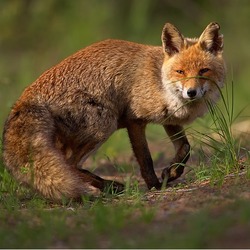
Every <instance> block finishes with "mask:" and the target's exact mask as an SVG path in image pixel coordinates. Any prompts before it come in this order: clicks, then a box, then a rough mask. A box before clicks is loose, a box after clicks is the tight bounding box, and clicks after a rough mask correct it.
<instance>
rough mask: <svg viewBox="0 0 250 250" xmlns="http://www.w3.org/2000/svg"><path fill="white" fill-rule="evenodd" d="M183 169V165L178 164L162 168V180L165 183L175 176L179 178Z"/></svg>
mask: <svg viewBox="0 0 250 250" xmlns="http://www.w3.org/2000/svg"><path fill="white" fill-rule="evenodd" d="M183 171H184V166H182V165H178V166H170V167H167V168H164V169H163V171H162V174H161V177H162V180H163V182H165V183H169V182H171V181H173V180H175V179H177V178H179V177H180V176H181V175H182V173H183Z"/></svg>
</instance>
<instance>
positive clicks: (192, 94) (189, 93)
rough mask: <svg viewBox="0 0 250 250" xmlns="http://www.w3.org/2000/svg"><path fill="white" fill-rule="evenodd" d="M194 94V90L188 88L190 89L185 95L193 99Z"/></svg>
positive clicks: (195, 92)
mask: <svg viewBox="0 0 250 250" xmlns="http://www.w3.org/2000/svg"><path fill="white" fill-rule="evenodd" d="M196 94H197V91H196V89H192V88H190V89H188V91H187V95H188V97H190V98H194V97H195V96H196Z"/></svg>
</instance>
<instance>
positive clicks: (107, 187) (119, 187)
mask: <svg viewBox="0 0 250 250" xmlns="http://www.w3.org/2000/svg"><path fill="white" fill-rule="evenodd" d="M124 189H125V187H124V185H123V184H121V183H119V182H117V181H110V180H105V183H104V190H103V192H104V193H109V194H120V193H122V192H123V191H124Z"/></svg>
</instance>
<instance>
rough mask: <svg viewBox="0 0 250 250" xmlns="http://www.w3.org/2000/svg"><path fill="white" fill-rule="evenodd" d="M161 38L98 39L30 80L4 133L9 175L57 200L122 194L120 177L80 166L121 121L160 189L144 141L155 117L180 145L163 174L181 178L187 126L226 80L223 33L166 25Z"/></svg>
mask: <svg viewBox="0 0 250 250" xmlns="http://www.w3.org/2000/svg"><path fill="white" fill-rule="evenodd" d="M161 40H162V46H148V45H142V44H138V43H132V42H128V41H121V40H105V41H102V42H99V43H95V44H93V45H90V46H88V47H86V48H84V49H82V50H80V51H79V52H77V53H75V54H73V55H71V56H70V57H68V58H66V59H65V60H63V61H62V62H61V63H59V64H58V65H56V66H54V67H52V68H51V69H49V70H47V71H46V72H45V73H43V74H42V75H41V76H40V77H39V78H38V79H37V80H36V81H35V82H34V83H32V84H31V85H30V86H28V87H27V88H26V89H25V90H24V92H23V94H22V95H21V97H20V98H19V99H18V100H17V102H16V103H15V104H14V106H13V108H12V110H11V112H10V115H9V117H8V119H7V121H6V123H5V127H4V132H3V159H4V163H5V165H6V167H7V169H9V171H10V172H11V173H12V174H13V176H14V177H15V178H16V179H17V180H19V181H20V182H21V183H24V184H28V185H29V186H32V187H33V188H34V189H35V190H37V191H39V192H40V193H41V194H42V195H44V196H45V197H47V198H50V199H53V200H60V199H61V198H63V197H66V198H79V197H81V195H83V194H86V193H89V192H91V191H92V188H93V187H94V188H98V189H100V190H101V191H104V190H106V189H107V188H111V189H112V190H116V191H119V192H120V191H122V190H123V185H122V184H121V183H118V182H116V181H112V180H105V179H103V178H101V177H99V176H96V175H94V174H93V173H90V172H89V171H87V170H84V169H83V168H82V166H83V164H84V161H85V160H86V159H87V157H88V156H89V155H90V154H92V153H93V152H95V151H96V150H97V149H98V148H99V147H100V146H101V145H102V144H103V143H104V142H105V141H106V140H107V139H108V138H109V136H110V135H111V134H112V133H113V132H114V131H116V130H117V129H119V128H126V129H127V131H128V136H129V138H130V141H131V145H132V148H133V151H134V154H135V156H136V158H137V160H138V163H139V165H140V169H141V174H142V177H143V178H144V180H145V182H146V184H147V186H148V188H149V189H150V188H152V187H156V188H161V187H162V182H161V181H160V180H159V178H158V177H157V176H156V174H155V172H154V168H153V162H152V159H151V155H150V152H149V149H148V146H147V141H146V138H145V128H146V125H147V124H148V123H151V122H152V123H158V124H161V125H162V126H163V127H164V129H165V130H166V132H167V134H168V135H169V136H170V138H171V140H172V141H173V144H174V146H175V149H176V156H175V157H174V159H173V161H172V162H171V163H170V164H169V166H168V167H166V168H165V169H164V170H163V172H162V176H161V178H162V179H167V182H169V181H172V180H174V179H176V178H178V177H179V176H180V175H181V174H182V172H183V164H184V163H185V162H186V161H187V160H188V157H189V143H188V141H187V138H186V136H185V133H184V131H183V125H185V124H187V123H190V122H192V121H193V120H194V119H195V118H197V117H199V116H202V115H203V114H204V113H205V112H206V111H207V106H206V102H207V101H209V102H212V103H214V102H216V101H217V99H218V97H219V95H220V90H219V88H221V87H222V86H223V83H224V78H225V64H224V61H223V57H222V52H223V37H222V35H220V34H219V25H218V24H217V23H210V24H209V25H208V26H207V27H206V29H205V30H204V31H203V33H202V34H201V36H200V37H199V38H197V39H189V38H185V37H184V36H183V35H182V34H181V33H180V32H179V30H178V29H177V28H176V27H175V26H173V25H172V24H169V23H167V24H165V26H164V28H163V31H162V39H161ZM176 164H179V165H178V167H176ZM174 165H175V167H174V168H173V166H174Z"/></svg>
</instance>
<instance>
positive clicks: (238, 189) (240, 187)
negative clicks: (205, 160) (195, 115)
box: [95, 146, 250, 248]
mask: <svg viewBox="0 0 250 250" xmlns="http://www.w3.org/2000/svg"><path fill="white" fill-rule="evenodd" d="M151 147H152V146H151ZM157 147H158V148H156V149H154V150H159V146H157ZM161 149H162V148H161ZM127 160H128V162H129V164H126V170H125V171H124V173H121V172H119V171H117V169H116V167H115V165H116V164H117V165H119V159H116V160H115V162H116V164H113V163H112V162H111V161H105V160H102V161H101V162H100V165H99V167H98V168H96V169H95V173H96V174H98V175H101V176H102V177H104V178H107V179H113V180H116V181H120V182H123V183H124V182H125V181H126V180H127V179H128V178H131V179H132V180H134V181H135V180H136V181H137V182H138V185H139V189H140V190H141V191H142V192H143V193H144V201H145V205H146V206H149V207H157V212H156V214H155V218H154V220H153V222H152V228H154V226H155V227H156V228H158V230H160V229H159V227H161V226H160V225H161V223H162V222H163V221H167V222H168V223H170V224H171V223H172V225H175V226H176V225H177V228H178V227H180V228H182V227H183V226H184V225H186V223H187V221H186V220H187V218H189V216H192V215H194V214H197V213H200V212H201V211H207V213H208V214H210V215H211V218H213V219H212V221H214V222H213V223H214V224H213V225H214V227H216V226H217V225H216V218H222V219H223V216H226V215H227V214H229V215H230V219H229V221H230V223H231V224H230V223H229V222H228V223H229V224H230V226H229V227H228V228H224V229H223V231H222V232H220V233H218V234H219V237H215V238H214V239H213V240H212V239H211V240H210V239H209V236H206V237H208V240H207V243H206V244H205V245H204V247H209V248H250V237H249V235H250V221H244V222H243V223H240V222H239V221H241V219H240V218H241V210H240V211H239V212H238V213H236V214H234V213H233V211H234V206H236V205H237V204H238V203H239V202H241V201H247V202H249V203H250V179H249V170H247V169H244V168H242V169H241V170H240V172H238V173H232V174H229V175H227V176H226V177H225V179H224V181H223V183H222V184H219V183H218V184H216V183H214V184H213V185H212V184H211V183H210V181H209V180H204V181H190V178H189V177H190V175H191V176H192V172H191V171H190V170H191V168H190V166H187V168H186V170H185V172H184V174H183V176H182V177H180V178H179V179H178V180H176V181H174V182H172V183H171V184H169V186H168V188H167V189H165V190H162V191H156V190H153V191H148V190H147V188H146V185H145V183H144V181H143V179H142V178H141V176H140V171H139V167H138V164H137V163H136V160H135V158H134V157H133V156H130V157H128V158H127ZM121 161H124V159H121ZM168 161H169V159H166V158H165V155H164V154H160V157H158V159H157V160H156V161H155V171H156V173H157V176H160V174H161V171H162V169H163V168H164V167H165V164H166V162H168ZM191 163H192V165H193V166H195V164H198V162H197V158H196V157H193V158H192V159H191ZM187 177H188V178H187ZM235 204H236V205H235ZM236 210H237V209H236ZM249 213H250V211H249V212H248V218H249V217H250V216H249ZM231 214H232V215H231ZM173 218H174V219H173ZM175 218H178V219H177V220H175ZM215 230H216V228H215ZM211 237H213V236H211Z"/></svg>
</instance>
